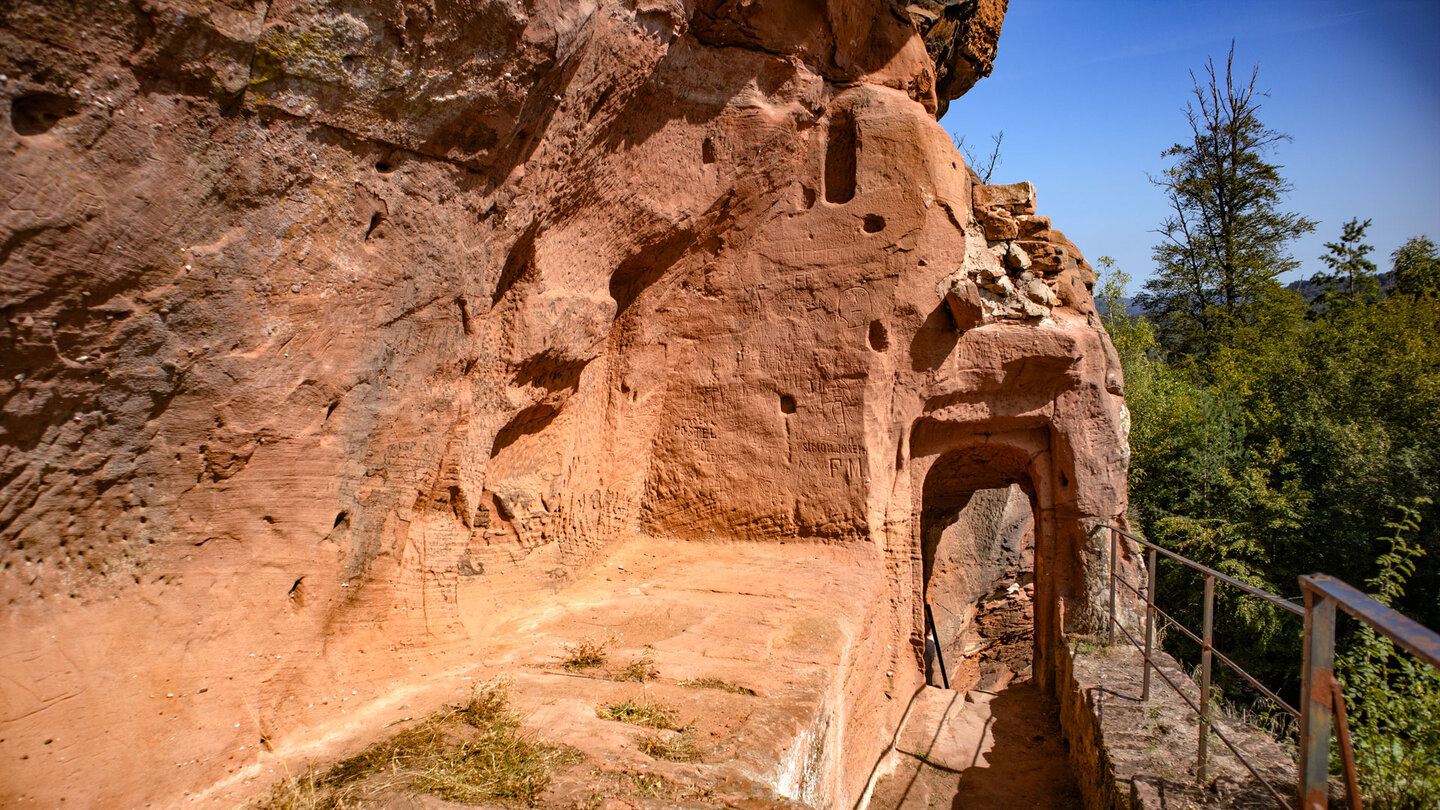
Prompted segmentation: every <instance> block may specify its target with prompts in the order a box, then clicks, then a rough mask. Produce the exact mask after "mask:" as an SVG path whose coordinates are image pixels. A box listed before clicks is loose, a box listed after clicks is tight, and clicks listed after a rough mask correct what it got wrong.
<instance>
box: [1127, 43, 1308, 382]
mask: <svg viewBox="0 0 1440 810" xmlns="http://www.w3.org/2000/svg"><path fill="white" fill-rule="evenodd" d="M1234 62H1235V50H1234V47H1233V46H1232V47H1231V50H1230V55H1229V57H1228V58H1227V60H1226V63H1225V69H1224V73H1223V75H1221V74H1220V73H1218V72H1217V70H1216V67H1215V63H1214V61H1213V60H1211V61H1210V62H1208V63H1207V64H1206V66H1205V82H1204V84H1203V86H1202V83H1201V81H1200V79H1199V78H1196V77H1194V76H1193V74H1192V78H1193V79H1194V96H1195V98H1194V100H1193V101H1192V102H1191V103H1190V104H1189V105H1188V106H1187V107H1186V111H1185V112H1186V120H1187V122H1188V123H1189V125H1190V133H1191V137H1190V140H1189V141H1188V142H1187V143H1177V144H1175V145H1174V146H1172V147H1170V148H1169V149H1168V150H1166V151H1165V152H1164V156H1165V157H1170V158H1175V162H1174V164H1173V165H1171V166H1170V168H1168V169H1166V170H1165V172H1164V173H1163V174H1162V175H1161V176H1160V177H1159V178H1152V182H1154V183H1155V184H1156V185H1157V186H1159V187H1160V188H1161V189H1163V190H1164V192H1165V196H1166V198H1167V199H1168V201H1169V205H1170V213H1169V215H1168V216H1167V217H1166V218H1165V220H1164V222H1163V223H1162V224H1161V226H1160V228H1159V230H1158V232H1159V234H1160V236H1161V242H1160V244H1158V245H1156V246H1155V252H1154V256H1155V262H1156V265H1157V268H1156V275H1155V278H1153V279H1152V280H1150V281H1149V282H1147V283H1146V284H1145V291H1144V292H1143V293H1142V294H1141V295H1140V296H1138V297H1137V301H1138V303H1140V304H1141V305H1142V306H1144V307H1145V308H1146V310H1147V311H1148V312H1149V313H1150V316H1151V318H1152V319H1153V320H1154V322H1155V325H1156V328H1157V333H1158V337H1159V339H1160V342H1161V343H1162V344H1163V345H1164V347H1165V348H1166V349H1167V350H1169V351H1171V352H1177V353H1182V354H1187V355H1193V356H1197V357H1205V356H1208V355H1209V354H1210V353H1211V352H1212V351H1214V350H1215V349H1216V348H1218V347H1219V346H1221V345H1224V343H1225V342H1226V341H1227V340H1233V338H1232V337H1231V336H1232V335H1233V334H1234V333H1236V332H1237V331H1238V332H1253V331H1257V330H1258V331H1260V332H1266V331H1274V330H1275V329H1277V328H1280V329H1283V328H1284V326H1285V325H1286V324H1288V322H1289V321H1290V320H1293V318H1294V317H1295V316H1294V312H1293V311H1294V310H1295V309H1296V308H1297V307H1298V306H1299V301H1298V298H1297V297H1296V296H1295V295H1294V294H1292V293H1288V292H1287V291H1286V290H1285V289H1284V288H1283V287H1282V286H1281V285H1280V284H1279V282H1277V281H1276V278H1277V277H1278V276H1279V275H1280V274H1281V273H1283V272H1285V271H1286V270H1290V269H1292V268H1294V267H1295V266H1296V263H1295V260H1294V259H1293V258H1292V257H1291V256H1290V254H1289V253H1288V245H1289V243H1290V241H1291V240H1293V239H1295V238H1296V237H1298V236H1300V235H1302V234H1305V233H1308V232H1309V231H1311V230H1314V227H1315V224H1314V222H1312V221H1311V220H1309V219H1306V218H1305V217H1303V216H1300V215H1299V214H1294V213H1287V212H1284V211H1282V210H1280V203H1281V199H1282V197H1283V196H1284V195H1285V194H1286V193H1287V192H1288V191H1289V190H1290V186H1289V184H1288V183H1287V182H1286V181H1285V179H1284V178H1283V177H1281V175H1280V166H1279V165H1277V164H1275V163H1271V162H1269V160H1268V159H1267V158H1268V157H1269V155H1270V154H1271V153H1272V152H1273V151H1274V149H1275V147H1276V146H1277V145H1278V144H1279V143H1281V142H1282V141H1285V140H1288V136H1286V135H1283V134H1281V133H1279V132H1276V131H1275V130H1273V129H1270V128H1268V127H1266V126H1265V125H1264V124H1263V123H1262V122H1261V121H1260V115H1259V114H1260V98H1261V97H1263V95H1264V94H1263V93H1261V92H1259V91H1257V90H1256V86H1255V84H1256V80H1257V78H1258V75H1259V72H1258V71H1259V69H1258V68H1256V69H1254V70H1252V71H1251V73H1250V78H1249V80H1248V81H1245V80H1241V81H1237V80H1236V77H1235V73H1234ZM1277 321H1278V323H1277Z"/></svg>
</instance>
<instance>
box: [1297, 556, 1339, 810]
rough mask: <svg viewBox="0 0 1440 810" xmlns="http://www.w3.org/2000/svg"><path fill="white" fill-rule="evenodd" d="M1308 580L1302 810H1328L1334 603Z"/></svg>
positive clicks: (1302, 686)
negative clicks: (1309, 585) (1311, 586)
mask: <svg viewBox="0 0 1440 810" xmlns="http://www.w3.org/2000/svg"><path fill="white" fill-rule="evenodd" d="M1307 586H1308V583H1306V582H1305V578H1304V577H1301V578H1300V587H1301V589H1302V590H1303V591H1304V592H1305V642H1304V643H1305V660H1304V670H1303V674H1302V680H1301V682H1300V807H1302V808H1304V810H1325V808H1326V806H1327V804H1328V802H1329V795H1328V794H1329V787H1330V783H1329V779H1330V701H1331V687H1330V681H1331V680H1332V679H1333V678H1334V677H1335V675H1334V670H1335V600H1334V599H1332V598H1330V597H1329V596H1327V595H1325V594H1321V593H1317V592H1316V591H1313V590H1311V589H1310V588H1309V587H1307Z"/></svg>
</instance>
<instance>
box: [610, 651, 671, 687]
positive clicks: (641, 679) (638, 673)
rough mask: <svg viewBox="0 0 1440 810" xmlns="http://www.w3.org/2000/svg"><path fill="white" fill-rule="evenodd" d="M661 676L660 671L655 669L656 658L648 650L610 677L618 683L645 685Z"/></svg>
mask: <svg viewBox="0 0 1440 810" xmlns="http://www.w3.org/2000/svg"><path fill="white" fill-rule="evenodd" d="M659 675H660V670H659V669H656V667H655V658H654V657H653V656H652V655H651V653H650V652H649V651H648V650H647V651H646V652H643V653H641V654H640V657H639V658H636V659H635V660H634V661H631V662H630V663H628V664H626V665H625V666H624V668H622V669H621V670H619V671H618V672H616V673H614V674H613V675H611V676H610V678H611V680H616V681H635V682H636V683H645V682H646V681H648V680H652V679H654V678H656V677H658V676H659Z"/></svg>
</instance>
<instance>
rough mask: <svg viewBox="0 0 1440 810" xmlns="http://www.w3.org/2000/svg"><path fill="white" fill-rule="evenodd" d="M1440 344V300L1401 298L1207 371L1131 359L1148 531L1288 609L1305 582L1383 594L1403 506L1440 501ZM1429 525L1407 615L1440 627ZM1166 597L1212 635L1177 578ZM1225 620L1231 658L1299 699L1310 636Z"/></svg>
mask: <svg viewBox="0 0 1440 810" xmlns="http://www.w3.org/2000/svg"><path fill="white" fill-rule="evenodd" d="M1437 336H1440V299H1433V298H1426V299H1418V300H1417V299H1413V298H1409V297H1408V296H1395V297H1392V298H1389V299H1383V300H1381V301H1378V302H1374V303H1369V304H1365V303H1362V304H1360V305H1357V306H1353V307H1345V308H1343V309H1341V310H1339V311H1336V312H1334V313H1332V314H1331V315H1330V316H1328V317H1326V318H1323V319H1319V320H1314V321H1309V322H1303V321H1302V322H1300V323H1299V324H1297V325H1296V326H1295V327H1294V328H1293V329H1292V330H1290V331H1289V332H1288V333H1287V334H1284V335H1281V336H1276V337H1274V338H1273V339H1267V340H1261V341H1257V342H1253V343H1251V344H1250V345H1249V346H1247V347H1246V348H1245V349H1243V350H1240V349H1237V348H1235V347H1228V346H1225V347H1220V348H1219V349H1217V350H1216V351H1215V352H1214V354H1213V356H1212V357H1211V358H1209V359H1208V360H1207V361H1205V362H1204V363H1203V364H1202V363H1198V362H1195V361H1193V360H1192V359H1189V358H1178V359H1177V358H1174V357H1172V358H1170V360H1169V362H1165V361H1161V360H1158V359H1155V358H1147V357H1137V356H1134V355H1129V356H1126V355H1122V357H1121V360H1122V364H1123V365H1124V371H1125V381H1126V400H1127V402H1128V404H1129V407H1130V411H1131V424H1132V427H1131V437H1130V443H1131V472H1130V492H1131V503H1132V504H1133V510H1134V516H1135V521H1136V522H1137V524H1138V525H1139V526H1141V527H1142V529H1143V530H1144V531H1145V532H1146V533H1147V535H1148V536H1149V537H1150V538H1151V539H1152V540H1155V541H1157V542H1159V543H1161V544H1162V545H1164V546H1166V547H1167V548H1172V549H1174V550H1175V551H1178V552H1180V553H1182V554H1185V555H1187V556H1189V557H1192V558H1194V559H1197V560H1199V561H1201V562H1203V563H1205V564H1207V565H1211V566H1214V567H1216V568H1218V569H1219V570H1221V571H1223V572H1225V573H1227V574H1230V575H1232V576H1235V577H1237V578H1239V579H1242V580H1245V581H1248V582H1251V583H1252V584H1255V585H1258V586H1261V587H1264V588H1267V589H1269V590H1272V591H1274V592H1276V593H1280V594H1282V595H1286V596H1295V595H1298V586H1297V581H1296V578H1297V577H1298V576H1299V575H1300V574H1307V573H1313V572H1316V571H1323V572H1326V573H1331V574H1334V575H1336V576H1339V577H1341V578H1343V579H1346V580H1348V581H1351V582H1364V581H1366V580H1367V579H1370V578H1371V577H1373V576H1374V575H1375V573H1376V571H1377V562H1376V561H1377V559H1379V558H1380V557H1381V556H1382V555H1383V554H1384V553H1385V551H1386V548H1384V547H1381V545H1380V544H1379V543H1378V542H1377V541H1376V540H1375V539H1374V538H1376V537H1380V536H1383V534H1384V531H1385V527H1386V522H1387V520H1389V517H1390V515H1391V514H1392V513H1393V509H1394V505H1395V504H1408V503H1413V502H1415V500H1416V499H1417V498H1420V497H1423V496H1427V495H1432V494H1433V493H1435V492H1440V337H1437ZM1422 513H1423V514H1424V516H1425V519H1426V520H1425V524H1424V525H1423V527H1422V528H1421V529H1420V531H1419V533H1418V535H1417V540H1416V542H1417V543H1418V545H1419V546H1420V547H1422V548H1423V549H1425V551H1426V552H1427V555H1428V556H1427V557H1426V558H1425V559H1426V560H1427V561H1429V562H1427V563H1425V564H1422V565H1420V566H1419V567H1418V568H1417V571H1416V574H1415V579H1414V581H1413V582H1414V587H1413V588H1412V589H1411V591H1410V593H1409V595H1407V596H1406V597H1405V598H1404V599H1402V600H1401V602H1400V604H1399V605H1398V606H1399V607H1400V609H1402V610H1403V611H1405V612H1406V613H1408V614H1409V615H1411V616H1413V617H1415V618H1417V619H1419V620H1421V621H1423V622H1425V623H1426V624H1429V625H1430V626H1432V627H1440V600H1437V599H1436V598H1435V594H1436V593H1440V566H1436V565H1435V564H1434V562H1433V561H1434V560H1436V559H1437V558H1440V532H1437V530H1436V526H1437V520H1436V517H1437V516H1436V514H1435V507H1434V506H1433V505H1429V504H1427V505H1425V506H1424V507H1422ZM1159 582H1160V591H1161V596H1160V598H1161V601H1162V602H1168V603H1169V604H1171V605H1173V606H1175V610H1176V612H1177V614H1178V615H1180V616H1181V617H1182V618H1183V619H1185V620H1186V621H1187V624H1189V623H1191V622H1198V617H1199V613H1198V601H1197V599H1196V594H1197V593H1198V581H1197V580H1193V579H1192V578H1191V575H1190V574H1188V573H1186V572H1184V571H1181V570H1174V571H1171V570H1169V569H1167V568H1165V567H1162V570H1161V572H1160V580H1159ZM1217 593H1219V594H1220V595H1221V596H1222V597H1223V598H1224V599H1230V598H1231V596H1230V595H1227V593H1226V589H1223V588H1222V589H1221V590H1220V591H1218V592H1217ZM1217 615H1218V616H1220V617H1221V618H1219V619H1217V624H1216V627H1217V634H1218V635H1217V638H1218V639H1220V640H1219V642H1218V644H1219V646H1220V647H1221V648H1222V649H1226V650H1229V651H1232V652H1235V653H1236V655H1237V656H1239V657H1240V659H1241V660H1242V662H1244V663H1245V665H1246V666H1247V667H1249V666H1251V665H1252V664H1253V665H1254V666H1255V667H1256V668H1257V670H1258V671H1259V672H1261V673H1264V680H1265V681H1266V682H1267V683H1269V684H1272V685H1274V686H1279V687H1282V688H1284V689H1286V690H1287V691H1288V692H1289V693H1290V694H1292V695H1293V694H1294V693H1295V692H1296V691H1297V688H1298V667H1297V666H1295V661H1297V660H1298V658H1295V657H1293V655H1292V653H1294V654H1298V653H1297V652H1296V651H1298V630H1299V628H1298V627H1296V626H1288V625H1284V624H1283V623H1282V622H1284V621H1292V620H1291V619H1288V618H1286V617H1283V616H1279V615H1276V612H1275V611H1273V610H1272V609H1270V608H1263V607H1262V606H1259V605H1257V604H1255V603H1253V601H1250V600H1240V601H1238V602H1233V603H1230V604H1228V605H1227V604H1226V603H1224V602H1222V604H1221V606H1220V608H1219V613H1218V614H1217ZM1292 623H1293V622H1292ZM1193 626H1198V624H1194V625H1193ZM1177 651H1178V652H1180V653H1181V654H1182V656H1183V655H1185V654H1186V650H1185V649H1184V648H1183V646H1182V647H1181V648H1179V649H1178V650H1177Z"/></svg>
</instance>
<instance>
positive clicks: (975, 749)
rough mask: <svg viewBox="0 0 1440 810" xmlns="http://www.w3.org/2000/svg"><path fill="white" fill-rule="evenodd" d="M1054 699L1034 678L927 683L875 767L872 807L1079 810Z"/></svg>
mask: <svg viewBox="0 0 1440 810" xmlns="http://www.w3.org/2000/svg"><path fill="white" fill-rule="evenodd" d="M1067 754H1068V748H1067V746H1066V745H1065V740H1064V739H1063V738H1062V737H1061V735H1060V718H1059V714H1058V712H1057V710H1056V707H1055V704H1054V702H1053V701H1051V700H1050V699H1048V698H1047V697H1046V696H1045V695H1044V694H1043V693H1041V691H1040V689H1039V688H1038V687H1037V686H1036V685H1035V684H1034V683H1032V682H1030V681H1025V682H1022V683H1016V684H1013V685H1011V686H1009V687H1007V688H1005V689H1003V690H1001V691H999V692H993V693H992V692H982V691H979V690H974V691H971V692H970V693H968V694H963V695H962V694H961V693H959V692H953V691H950V690H948V689H937V688H934V687H926V688H925V689H924V690H922V691H921V692H920V694H918V695H916V697H915V700H914V701H913V702H912V703H911V706H910V711H909V714H908V715H907V717H906V719H905V725H904V727H903V728H902V729H901V730H900V735H899V738H898V740H897V742H896V746H895V750H893V751H891V752H890V753H889V754H888V755H886V759H885V761H884V762H882V763H881V765H880V774H881V775H880V777H879V778H878V780H877V781H876V784H875V791H874V793H873V795H872V797H871V800H870V805H869V807H870V810H942V808H943V809H948V810H1002V809H1003V810H1010V809H1011V808H1014V809H1015V810H1028V809H1029V808H1037V809H1043V810H1052V809H1053V810H1070V809H1071V808H1074V810H1079V808H1080V792H1079V790H1078V789H1077V788H1076V786H1075V780H1074V778H1073V777H1072V776H1071V774H1070V766H1069V763H1068V762H1067Z"/></svg>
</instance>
